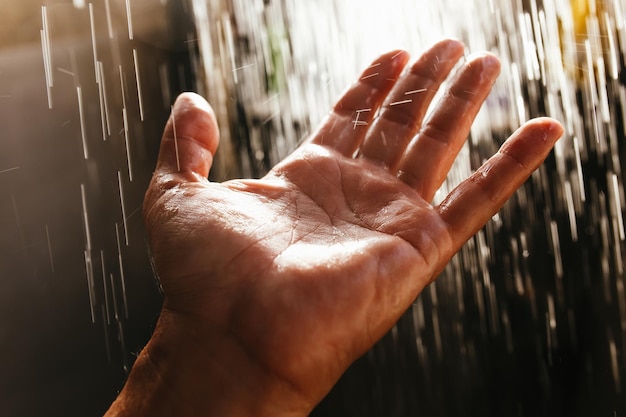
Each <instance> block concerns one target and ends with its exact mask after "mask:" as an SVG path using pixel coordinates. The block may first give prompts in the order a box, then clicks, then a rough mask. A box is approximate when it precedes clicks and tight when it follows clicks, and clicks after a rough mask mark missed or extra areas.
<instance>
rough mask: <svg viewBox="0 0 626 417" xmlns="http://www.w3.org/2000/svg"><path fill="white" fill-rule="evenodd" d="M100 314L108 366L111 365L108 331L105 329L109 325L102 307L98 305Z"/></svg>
mask: <svg viewBox="0 0 626 417" xmlns="http://www.w3.org/2000/svg"><path fill="white" fill-rule="evenodd" d="M100 314H101V315H102V330H103V332H104V346H105V348H106V353H107V363H108V364H109V365H110V364H111V342H109V329H108V328H107V325H110V323H109V322H108V317H106V314H107V313H105V311H104V306H103V305H100Z"/></svg>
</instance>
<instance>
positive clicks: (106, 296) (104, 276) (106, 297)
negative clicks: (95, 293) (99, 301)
mask: <svg viewBox="0 0 626 417" xmlns="http://www.w3.org/2000/svg"><path fill="white" fill-rule="evenodd" d="M100 266H101V267H102V288H103V292H104V307H105V308H106V323H107V324H108V325H110V324H111V313H110V311H109V291H108V288H107V274H106V267H105V263H104V251H103V250H100ZM103 319H104V318H103Z"/></svg>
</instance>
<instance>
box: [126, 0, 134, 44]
mask: <svg viewBox="0 0 626 417" xmlns="http://www.w3.org/2000/svg"><path fill="white" fill-rule="evenodd" d="M126 19H127V20H128V39H130V40H131V41H132V40H133V18H132V16H131V11H130V0H126Z"/></svg>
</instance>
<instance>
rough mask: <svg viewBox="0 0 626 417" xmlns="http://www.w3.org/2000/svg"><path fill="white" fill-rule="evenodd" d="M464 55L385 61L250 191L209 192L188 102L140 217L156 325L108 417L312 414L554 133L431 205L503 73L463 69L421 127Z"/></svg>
mask: <svg viewBox="0 0 626 417" xmlns="http://www.w3.org/2000/svg"><path fill="white" fill-rule="evenodd" d="M463 53H464V47H463V45H462V44H461V43H459V42H458V41H455V40H444V41H441V42H439V43H437V44H435V45H434V46H433V47H432V48H430V49H429V50H428V51H426V52H425V53H424V54H423V55H422V56H421V57H420V58H419V59H418V60H417V61H415V63H413V64H411V65H409V66H408V67H407V62H408V59H409V56H408V54H407V53H406V52H404V51H392V52H389V53H387V54H385V55H382V56H381V57H380V58H378V59H377V60H376V61H374V62H373V63H372V65H371V66H370V67H368V68H367V69H366V70H365V71H364V72H363V74H362V75H361V76H360V78H359V80H357V82H356V83H355V84H354V85H353V86H352V87H351V88H350V89H348V90H347V92H346V93H345V95H344V96H343V97H342V98H341V99H340V100H339V101H338V103H337V104H336V105H335V106H334V108H333V109H332V112H331V113H330V114H329V116H328V117H327V119H326V120H325V121H324V122H323V123H322V124H321V126H320V127H319V129H318V130H317V131H316V132H315V133H314V134H312V135H311V137H310V138H309V139H308V140H307V142H306V143H304V144H303V145H302V146H301V147H300V148H299V149H297V150H296V151H295V152H294V153H293V154H292V155H290V156H289V157H287V158H286V159H285V160H284V161H282V162H281V163H279V164H278V165H277V166H276V167H274V168H273V169H272V170H271V171H270V172H269V173H268V174H267V175H266V176H265V177H263V178H261V179H258V180H236V181H228V182H225V183H212V182H209V181H208V180H207V179H206V178H207V176H208V173H209V169H210V167H211V162H212V159H213V155H214V154H215V152H216V149H217V146H218V140H219V139H218V138H219V133H218V127H217V125H216V121H215V117H214V114H213V111H212V109H211V108H210V106H209V105H208V104H207V103H206V102H205V101H204V100H203V99H202V98H200V97H199V96H197V95H194V94H189V93H187V94H183V95H181V96H180V97H179V98H178V100H177V101H176V104H175V105H174V108H173V115H172V117H171V118H170V121H169V123H168V124H167V126H166V128H165V133H164V136H163V141H162V145H161V150H160V155H159V159H158V164H157V167H156V170H155V173H154V176H153V179H152V182H151V184H150V187H149V189H148V191H147V193H146V199H145V203H144V219H145V222H146V226H147V230H148V234H149V241H150V246H151V250H152V254H153V256H154V261H155V265H156V271H157V273H158V276H159V279H160V282H161V284H162V287H163V290H164V293H165V299H164V304H163V310H162V314H161V317H160V319H159V322H158V324H157V327H156V330H155V333H154V335H153V337H152V338H151V340H150V342H149V343H148V345H147V346H146V348H145V349H144V350H143V351H142V353H141V354H140V356H139V357H138V359H137V362H136V364H135V366H134V367H133V370H132V372H131V374H130V376H129V380H128V382H127V384H126V386H125V388H124V389H123V391H122V392H121V394H120V396H119V398H118V399H117V400H116V401H115V403H114V404H113V405H112V407H111V409H110V410H109V414H108V415H110V416H114V415H115V416H125V415H133V416H143V415H150V416H160V415H177V416H196V415H203V416H214V415H215V416H247V415H254V416H265V415H268V416H269V415H271V416H305V415H308V413H310V411H311V410H312V409H313V407H314V406H315V405H316V404H317V403H318V402H319V401H320V400H321V399H322V398H323V397H324V396H325V395H326V393H327V392H328V391H329V390H330V388H331V387H332V386H333V384H334V383H335V382H336V381H337V380H338V378H339V377H340V376H341V374H342V373H343V372H344V371H345V370H346V368H347V367H348V366H349V365H350V364H351V363H352V362H353V361H354V360H356V359H357V358H358V357H359V356H360V355H362V354H363V353H364V352H366V351H367V350H368V349H369V348H370V347H371V346H372V345H373V344H374V343H375V342H376V341H377V340H379V339H380V338H381V337H382V336H383V335H384V334H385V333H386V332H387V331H388V330H389V329H390V328H391V327H392V326H393V324H394V323H395V322H396V321H397V320H398V319H399V317H400V316H401V315H402V313H403V312H404V311H405V310H406V309H407V308H408V307H409V306H410V304H411V303H412V302H413V301H414V299H415V297H417V296H418V295H419V293H420V292H421V291H422V289H423V288H424V287H425V286H426V285H428V284H429V283H430V282H431V281H432V280H434V279H435V278H436V277H437V274H438V273H439V272H440V271H441V270H442V269H443V268H444V267H445V265H446V264H447V262H448V261H449V260H450V258H451V257H452V256H453V255H454V254H455V253H456V252H457V251H458V250H459V249H460V247H461V246H462V245H463V243H464V242H465V241H466V240H467V239H469V238H470V237H471V236H472V235H473V234H474V233H476V231H477V230H479V229H480V228H481V227H482V226H483V225H484V224H485V223H486V222H487V221H488V220H489V219H490V218H491V217H492V215H493V214H495V213H496V212H497V210H498V209H499V208H500V207H501V206H502V204H503V203H504V202H505V201H506V200H507V198H509V197H510V195H511V194H512V193H513V192H514V191H515V190H516V189H517V188H518V187H519V186H520V185H521V184H522V183H523V182H524V181H525V180H526V179H527V177H528V176H529V175H530V174H531V173H532V172H533V170H534V169H536V168H537V167H538V166H539V165H540V164H541V162H542V161H543V160H544V158H545V157H546V156H547V155H548V153H549V152H550V150H551V148H552V146H553V144H554V143H555V141H556V140H557V139H558V138H559V137H560V136H561V134H562V128H561V126H560V125H559V124H558V123H557V122H555V121H553V120H551V119H546V118H544V119H536V120H533V121H530V122H528V123H527V124H525V125H524V126H522V127H521V128H520V129H519V130H517V131H516V132H515V133H514V134H513V135H512V136H511V137H510V138H509V139H508V140H507V141H506V143H505V144H504V145H503V146H502V148H501V149H500V151H499V152H498V153H497V154H496V155H494V156H493V157H492V158H491V159H489V160H488V161H487V162H486V163H485V164H484V165H483V167H481V168H480V169H479V170H478V171H477V172H476V173H474V174H473V175H472V176H471V177H470V178H468V179H467V180H466V181H464V182H463V183H461V184H460V185H459V186H458V187H457V188H456V189H455V190H453V191H452V192H451V193H450V195H448V196H447V198H446V199H445V200H444V201H443V202H442V203H441V204H440V205H438V206H433V205H431V204H430V201H431V200H432V198H433V196H434V193H435V192H436V190H437V189H438V188H439V186H440V185H441V184H442V182H443V181H444V180H445V178H446V175H447V173H448V170H449V168H450V166H451V164H452V163H453V161H454V158H455V157H456V155H457V153H458V151H459V149H460V148H461V147H462V146H463V143H464V141H465V139H466V137H467V135H468V133H469V129H470V126H471V124H472V122H473V120H474V117H475V115H476V113H477V112H478V110H479V108H480V106H481V105H482V103H483V101H484V100H485V98H486V97H487V95H488V93H489V91H490V89H491V87H492V85H493V83H494V81H495V79H496V77H497V75H498V73H499V68H500V66H499V62H498V60H497V59H496V58H495V57H494V56H493V55H490V54H481V55H476V56H473V57H470V58H468V59H467V60H466V61H465V62H464V63H463V65H462V66H460V68H459V69H458V70H457V72H456V73H455V74H454V75H453V78H452V82H451V83H450V84H449V88H448V90H447V91H445V93H444V94H443V96H442V98H441V100H440V101H439V102H438V103H437V104H436V107H435V110H434V111H433V112H432V113H431V114H430V116H429V117H428V119H426V120H425V119H424V116H425V114H426V111H427V108H428V106H429V105H430V104H431V100H432V99H433V97H434V95H435V93H436V91H437V90H438V88H439V86H440V84H441V83H442V82H443V81H444V80H445V79H446V78H447V77H448V75H449V73H450V71H451V70H452V69H453V67H454V66H455V65H456V64H457V62H458V61H459V59H461V57H462V56H463ZM407 100H410V101H407ZM174 129H176V131H175V132H174Z"/></svg>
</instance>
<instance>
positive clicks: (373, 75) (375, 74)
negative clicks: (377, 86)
mask: <svg viewBox="0 0 626 417" xmlns="http://www.w3.org/2000/svg"><path fill="white" fill-rule="evenodd" d="M379 74H380V73H379V72H375V73H373V74H369V75H364V76H362V77H361V79H360V81H364V80H367V79H368V78H372V77H376V76H378V75H379Z"/></svg>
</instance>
